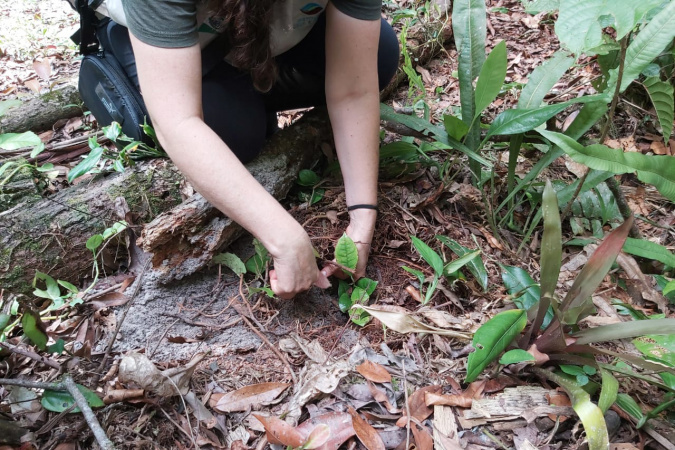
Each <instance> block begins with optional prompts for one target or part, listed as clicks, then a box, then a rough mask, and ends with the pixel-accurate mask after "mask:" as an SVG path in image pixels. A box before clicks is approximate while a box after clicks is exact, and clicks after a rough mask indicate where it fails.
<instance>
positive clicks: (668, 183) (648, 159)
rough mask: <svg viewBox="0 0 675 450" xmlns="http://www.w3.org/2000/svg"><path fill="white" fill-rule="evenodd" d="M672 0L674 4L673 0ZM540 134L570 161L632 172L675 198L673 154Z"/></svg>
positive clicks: (543, 132)
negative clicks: (667, 154)
mask: <svg viewBox="0 0 675 450" xmlns="http://www.w3.org/2000/svg"><path fill="white" fill-rule="evenodd" d="M672 4H675V2H673V3H672ZM539 132H540V133H541V134H542V136H544V137H545V138H546V139H548V140H550V141H551V142H553V143H555V144H556V145H558V146H560V148H562V149H563V151H564V152H565V153H567V154H568V155H569V156H570V158H572V159H573V160H574V161H576V162H578V163H581V164H584V165H586V166H588V167H590V168H592V169H596V170H603V171H608V172H613V173H615V174H622V173H635V174H637V177H638V179H639V180H640V181H642V182H644V183H648V184H651V185H653V186H654V187H656V189H658V190H659V192H660V193H661V194H662V195H663V196H664V197H667V198H668V199H669V200H671V201H675V157H674V156H665V155H644V154H642V153H637V152H624V151H623V150H621V149H614V148H609V147H607V146H605V145H601V144H595V145H589V146H588V147H584V146H583V145H581V144H579V143H578V142H577V141H575V140H574V139H572V138H570V137H568V136H565V135H564V134H561V133H555V132H552V131H546V130H540V131H539Z"/></svg>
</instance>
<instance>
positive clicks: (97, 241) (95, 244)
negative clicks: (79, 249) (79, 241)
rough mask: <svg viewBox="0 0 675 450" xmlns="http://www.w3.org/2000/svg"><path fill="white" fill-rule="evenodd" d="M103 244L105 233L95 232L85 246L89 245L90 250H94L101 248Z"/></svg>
mask: <svg viewBox="0 0 675 450" xmlns="http://www.w3.org/2000/svg"><path fill="white" fill-rule="evenodd" d="M101 244H103V235H101V234H95V235H93V236H92V237H90V238H89V239H87V242H86V244H84V245H85V247H87V248H88V249H89V250H91V251H92V252H93V251H95V250H96V249H97V248H99V247H100V246H101Z"/></svg>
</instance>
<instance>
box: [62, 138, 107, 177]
mask: <svg viewBox="0 0 675 450" xmlns="http://www.w3.org/2000/svg"><path fill="white" fill-rule="evenodd" d="M101 156H103V147H100V146H97V147H95V148H94V149H93V150H92V151H91V152H89V154H88V155H87V156H86V157H85V158H84V159H83V160H82V161H80V162H79V163H78V164H77V165H76V166H75V167H73V168H72V169H70V170H69V171H68V182H69V183H72V182H73V180H74V179H75V178H77V177H80V176H82V175H84V174H86V173H89V171H91V170H92V169H93V168H94V167H96V165H97V164H98V162H99V161H100V160H101Z"/></svg>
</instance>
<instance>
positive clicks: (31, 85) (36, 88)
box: [23, 78, 40, 95]
mask: <svg viewBox="0 0 675 450" xmlns="http://www.w3.org/2000/svg"><path fill="white" fill-rule="evenodd" d="M23 85H24V86H26V87H27V88H28V89H30V90H31V91H33V92H35V93H36V94H37V95H40V82H39V81H38V80H36V79H35V78H33V79H32V80H26V81H24V82H23Z"/></svg>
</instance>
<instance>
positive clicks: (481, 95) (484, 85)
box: [473, 41, 507, 118]
mask: <svg viewBox="0 0 675 450" xmlns="http://www.w3.org/2000/svg"><path fill="white" fill-rule="evenodd" d="M506 64H507V61H506V42H505V41H501V42H500V43H499V44H497V45H495V47H494V48H493V49H492V51H491V52H490V54H489V55H488V57H487V59H486V60H485V63H484V64H483V67H482V68H481V70H480V75H479V76H478V81H476V97H475V100H476V110H475V111H474V113H473V116H474V118H475V117H477V116H479V115H480V114H481V113H482V112H483V111H485V109H486V108H487V107H488V106H489V105H490V103H492V102H493V101H494V99H496V98H497V95H499V92H500V91H501V89H502V85H503V84H504V79H505V78H506Z"/></svg>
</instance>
